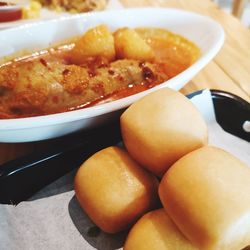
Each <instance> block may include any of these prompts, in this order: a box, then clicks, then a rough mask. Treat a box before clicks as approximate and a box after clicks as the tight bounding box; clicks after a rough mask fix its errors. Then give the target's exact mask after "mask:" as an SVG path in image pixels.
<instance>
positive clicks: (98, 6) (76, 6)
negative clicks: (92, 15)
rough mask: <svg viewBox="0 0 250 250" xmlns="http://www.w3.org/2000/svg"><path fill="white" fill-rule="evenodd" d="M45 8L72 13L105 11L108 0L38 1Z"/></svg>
mask: <svg viewBox="0 0 250 250" xmlns="http://www.w3.org/2000/svg"><path fill="white" fill-rule="evenodd" d="M36 1H38V2H40V3H41V4H42V5H43V6H45V7H49V8H50V9H52V10H56V11H69V12H72V13H77V12H87V11H95V10H103V9H105V7H106V5H107V1H108V0H36Z"/></svg>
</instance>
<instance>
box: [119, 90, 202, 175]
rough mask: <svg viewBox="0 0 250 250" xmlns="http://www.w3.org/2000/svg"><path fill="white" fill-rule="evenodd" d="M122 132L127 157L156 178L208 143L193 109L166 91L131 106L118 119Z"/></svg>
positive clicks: (197, 113) (194, 108)
mask: <svg viewBox="0 0 250 250" xmlns="http://www.w3.org/2000/svg"><path fill="white" fill-rule="evenodd" d="M121 131H122V137H123V140H124V143H125V146H126V148H127V150H128V152H129V153H130V155H131V156H132V157H133V158H134V159H135V160H136V161H138V162H139V163H140V164H141V165H142V166H144V167H146V168H147V169H148V170H150V171H152V172H153V173H154V174H156V175H158V176H162V175H163V174H164V173H165V172H166V170H167V169H168V168H169V167H170V166H171V165H172V164H173V163H174V162H175V161H177V160H178V159H179V158H181V157H182V156H183V155H185V154H187V153H189V152H191V151H193V150H195V149H197V148H199V147H202V146H203V145H205V144H207V126H206V124H205V122H204V120H203V119H202V117H201V115H200V113H199V112H198V110H197V109H196V107H195V106H194V105H193V104H192V103H191V102H190V101H189V100H188V98H186V97H185V96H184V95H182V94H180V93H179V92H177V91H174V90H171V89H168V88H165V89H161V90H158V91H156V92H154V93H151V94H149V95H147V96H145V97H144V98H142V99H140V100H139V101H137V102H135V103H134V104H132V105H131V106H130V107H129V108H128V109H127V110H126V111H125V112H124V113H123V114H122V116H121Z"/></svg>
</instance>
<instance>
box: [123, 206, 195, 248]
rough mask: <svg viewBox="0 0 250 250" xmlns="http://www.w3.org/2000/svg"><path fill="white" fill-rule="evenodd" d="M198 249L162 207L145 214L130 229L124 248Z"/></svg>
mask: <svg viewBox="0 0 250 250" xmlns="http://www.w3.org/2000/svg"><path fill="white" fill-rule="evenodd" d="M147 249H150V250H195V249H196V250H198V248H196V247H194V246H193V245H192V244H191V243H190V242H189V241H188V240H187V239H186V238H185V237H184V236H183V235H182V233H181V232H180V231H179V229H178V228H177V227H176V226H175V224H174V223H173V222H172V221H171V220H170V218H169V217H168V215H167V214H166V212H165V211H164V209H158V210H155V211H152V212H149V213H147V214H145V215H144V216H143V217H142V218H141V219H140V220H139V221H138V222H137V223H136V224H135V225H134V226H133V227H132V229H131V231H130V232H129V235H128V238H127V240H126V242H125V246H124V250H147Z"/></svg>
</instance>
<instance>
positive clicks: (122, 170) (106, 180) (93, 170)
mask: <svg viewBox="0 0 250 250" xmlns="http://www.w3.org/2000/svg"><path fill="white" fill-rule="evenodd" d="M75 192H76V197H77V199H78V201H79V203H80V205H81V207H82V208H83V209H84V211H85V212H86V213H87V214H88V215H89V217H90V218H91V219H92V220H93V221H94V223H95V224H96V225H98V226H99V227H100V228H101V229H102V230H103V231H105V232H108V233H116V232H119V231H122V230H124V229H127V228H129V227H130V226H132V225H133V224H134V223H135V222H136V221H137V220H138V219H139V218H140V217H141V216H142V215H143V214H145V213H146V212H148V211H150V210H152V209H155V208H156V206H157V205H159V204H158V202H159V200H158V195H157V192H158V181H157V179H156V178H155V177H154V176H153V175H152V174H150V173H148V172H147V171H146V170H144V169H143V168H141V167H140V166H139V165H138V164H137V163H136V162H135V161H134V160H133V159H132V158H131V157H130V156H129V155H128V154H127V152H126V151H124V150H122V149H120V148H118V147H109V148H106V149H103V150H101V151H99V152H97V153H96V154H94V155H93V156H91V157H90V158H89V159H88V160H87V161H85V162H84V163H83V164H82V166H81V167H80V168H79V170H78V172H77V174H76V177H75Z"/></svg>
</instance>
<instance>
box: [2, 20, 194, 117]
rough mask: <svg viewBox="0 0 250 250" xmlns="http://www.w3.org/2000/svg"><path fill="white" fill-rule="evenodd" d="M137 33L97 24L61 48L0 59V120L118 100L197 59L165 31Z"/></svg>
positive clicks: (188, 45) (189, 47)
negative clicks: (9, 58)
mask: <svg viewBox="0 0 250 250" xmlns="http://www.w3.org/2000/svg"><path fill="white" fill-rule="evenodd" d="M136 32H137V31H136V29H135V30H132V29H126V28H121V29H118V30H117V31H116V32H115V34H112V33H111V32H110V31H109V30H108V28H107V27H106V26H105V25H99V26H97V27H95V28H92V29H89V30H88V31H87V32H86V33H85V34H83V35H82V36H81V37H77V38H72V40H71V41H70V42H67V43H64V44H62V45H60V46H57V47H54V48H49V49H47V50H43V51H40V52H35V53H33V54H31V55H25V56H23V57H19V58H16V59H14V60H10V61H6V60H5V61H4V63H2V65H0V95H1V99H0V118H2V119H8V118H20V117H30V116H38V115H46V114H53V113H59V112H65V111H71V110H76V109H80V108H84V107H89V106H93V105H97V104H101V103H105V102H109V101H113V100H117V99H120V98H123V97H126V96H129V95H132V94H135V93H138V92H141V91H144V90H147V89H149V88H152V87H154V86H156V85H158V84H161V83H163V82H165V81H166V80H169V79H170V78H172V77H174V76H176V75H177V74H179V73H181V72H182V71H183V70H185V69H186V68H188V67H189V66H190V65H192V64H193V63H194V62H195V60H196V59H197V58H198V56H199V48H198V47H197V46H196V45H194V44H193V43H191V42H189V41H187V40H186V39H185V38H182V37H180V36H178V35H175V34H172V33H170V32H168V31H165V32H164V30H159V29H154V28H143V29H141V30H140V29H139V33H138V34H139V35H138V34H137V33H136ZM161 33H162V37H161V35H160V34H161ZM119 34H120V35H119ZM113 36H114V37H115V39H114V37H113ZM117 37H118V38H117ZM175 37H176V39H177V41H175V39H174V38H175ZM137 38H138V39H137ZM130 39H132V40H130ZM131 41H133V46H134V47H132V45H131ZM165 47H166V48H165ZM125 48H126V50H124V49H125ZM134 48H135V49H134ZM138 48H141V50H139V49H138ZM184 52H185V53H184ZM152 54H153V56H152ZM120 57H121V58H120ZM172 61H173V62H172ZM171 62H172V63H171Z"/></svg>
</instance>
